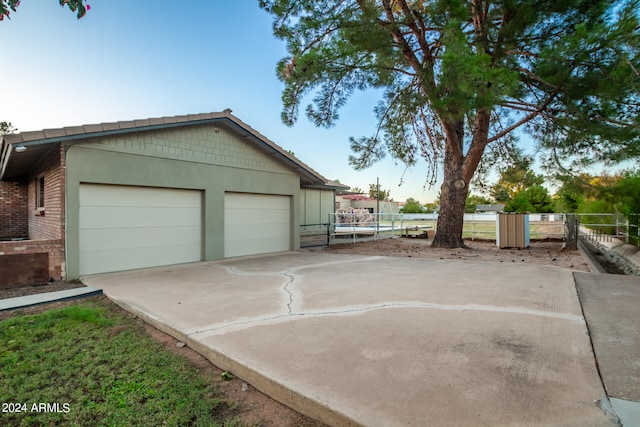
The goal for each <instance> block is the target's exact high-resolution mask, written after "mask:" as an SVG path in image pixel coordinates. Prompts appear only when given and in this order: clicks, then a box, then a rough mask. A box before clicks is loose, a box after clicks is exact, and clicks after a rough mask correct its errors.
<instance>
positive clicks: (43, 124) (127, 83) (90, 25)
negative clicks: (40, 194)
mask: <svg viewBox="0 0 640 427" xmlns="http://www.w3.org/2000/svg"><path fill="white" fill-rule="evenodd" d="M89 4H90V6H91V10H90V11H89V12H88V14H87V16H85V17H84V18H82V19H81V20H77V19H76V17H75V15H74V14H73V13H72V12H71V11H69V10H68V9H66V8H61V7H60V6H59V4H58V1H57V0H23V1H22V3H21V4H20V6H19V8H18V11H17V12H16V13H12V14H11V20H6V19H5V20H4V21H2V22H1V23H0V37H1V39H2V41H3V48H2V59H1V62H2V64H3V67H2V75H3V76H4V78H3V82H2V92H0V121H9V122H12V123H13V125H14V126H15V127H17V128H18V130H19V131H21V132H22V131H28V130H39V129H45V128H57V127H63V126H71V125H80V124H89V123H100V122H109V121H118V120H130V119H143V118H148V117H159V116H173V115H181V114H195V113H204V112H211V111H222V110H224V109H225V108H231V109H232V110H233V114H234V115H236V116H237V117H239V118H240V119H241V120H243V121H245V122H246V123H248V124H249V125H250V126H252V127H253V128H255V129H257V130H258V131H259V132H261V133H262V134H264V135H266V136H267V137H269V138H270V139H272V140H273V141H274V142H276V143H277V144H279V145H280V146H282V147H283V148H285V149H288V150H292V151H293V152H294V153H295V154H296V156H297V157H299V158H300V159H301V160H302V161H303V162H305V163H307V164H309V165H310V166H311V167H313V168H314V169H316V170H317V171H318V172H320V173H321V174H322V175H324V176H325V177H327V178H329V179H339V180H340V182H342V183H344V184H346V185H349V186H352V187H360V188H363V189H365V190H368V188H369V184H371V183H375V182H376V178H377V177H379V178H380V183H381V185H382V187H383V188H385V189H389V190H391V197H393V198H394V199H395V200H399V201H404V200H405V199H407V198H408V197H413V198H415V199H417V200H420V201H421V202H423V203H426V202H430V201H433V200H434V199H435V197H436V194H437V191H438V188H437V187H438V186H439V184H438V186H436V187H435V188H432V189H431V190H428V189H426V190H425V189H423V188H424V184H425V178H426V165H425V164H424V163H419V164H418V165H417V166H416V167H413V168H412V169H410V170H409V171H407V173H406V174H405V176H404V178H403V181H404V183H403V184H402V185H401V186H399V184H400V181H401V178H402V174H403V172H404V170H405V168H404V166H403V165H402V164H397V165H396V164H395V163H394V161H393V160H391V159H389V158H387V159H385V160H383V161H382V162H379V163H377V164H376V165H374V166H373V167H371V168H369V169H367V170H365V171H354V170H353V169H352V168H351V167H350V166H349V164H348V160H347V159H348V156H349V154H350V148H349V143H348V139H349V137H350V136H356V137H358V136H363V135H370V134H371V133H372V132H373V130H374V127H375V118H374V115H373V107H374V105H375V103H376V101H377V99H378V94H377V93H376V92H374V91H370V92H360V93H356V94H355V95H354V96H353V97H352V98H351V99H350V100H349V102H348V103H347V105H346V106H345V107H344V108H343V109H342V110H341V119H340V120H339V122H338V123H337V125H336V126H335V127H333V128H331V129H321V128H316V127H314V126H313V125H312V124H311V123H310V122H309V121H308V120H307V118H306V116H304V114H301V116H300V117H299V120H298V123H297V124H296V125H295V126H294V127H292V128H290V127H287V126H285V125H284V124H282V122H281V120H280V111H281V101H280V95H281V91H282V88H283V86H282V83H281V82H280V81H278V79H277V78H276V74H275V67H276V63H277V62H278V60H279V59H281V58H282V57H283V56H285V54H286V50H285V45H284V42H282V41H279V40H277V39H276V38H275V37H274V36H273V34H272V31H271V22H272V21H271V16H270V15H268V14H267V13H266V12H264V11H263V10H262V9H260V8H259V7H258V2H257V0H235V1H224V0H196V1H191V2H184V3H182V4H184V5H185V6H179V5H180V4H181V3H179V2H164V1H157V0H156V1H153V0H135V1H131V0H90V1H89ZM302 107H304V105H303V106H302ZM302 109H303V108H302Z"/></svg>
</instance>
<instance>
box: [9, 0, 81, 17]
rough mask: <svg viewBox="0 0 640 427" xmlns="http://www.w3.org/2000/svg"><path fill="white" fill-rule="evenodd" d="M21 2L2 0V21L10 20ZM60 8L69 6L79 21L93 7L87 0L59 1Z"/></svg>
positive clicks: (18, 0)
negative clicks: (11, 14) (10, 16)
mask: <svg viewBox="0 0 640 427" xmlns="http://www.w3.org/2000/svg"><path fill="white" fill-rule="evenodd" d="M20 1H21V0H0V21H2V20H3V19H4V17H5V16H6V17H7V18H9V15H10V13H11V12H10V11H13V12H16V11H17V8H18V6H19V5H20ZM58 1H59V2H60V6H63V7H64V6H67V7H68V8H69V9H70V10H71V11H72V12H75V13H76V16H77V17H78V19H80V18H82V17H83V16H84V15H86V14H87V11H88V10H89V9H91V6H89V5H88V4H86V0H58Z"/></svg>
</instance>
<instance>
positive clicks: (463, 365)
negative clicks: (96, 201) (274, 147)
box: [83, 252, 617, 426]
mask: <svg viewBox="0 0 640 427" xmlns="http://www.w3.org/2000/svg"><path fill="white" fill-rule="evenodd" d="M83 280H84V282H85V283H86V284H88V285H91V286H94V287H96V288H99V289H102V290H103V291H104V293H105V294H106V295H107V296H109V298H111V299H112V300H113V301H115V302H116V303H118V304H119V305H121V306H122V307H124V308H126V309H127V310H129V311H132V312H134V313H135V314H137V315H139V316H140V317H142V318H144V319H146V320H147V321H149V322H150V323H152V324H154V325H155V326H156V327H158V328H160V329H162V330H164V331H166V332H169V333H171V334H172V335H174V336H175V337H176V338H178V339H180V340H183V341H185V342H186V343H187V344H188V345H189V346H190V347H192V348H194V349H196V350H197V351H199V352H200V353H202V354H203V355H205V356H206V357H208V358H209V359H210V360H211V361H212V362H213V363H215V364H216V365H218V366H220V367H221V368H223V369H227V370H229V371H231V372H233V373H234V374H236V375H237V376H239V377H241V378H243V379H244V380H245V381H247V382H249V383H250V384H252V385H254V386H255V387H256V388H258V389H261V390H262V391H264V392H265V393H267V394H269V395H270V396H272V397H274V398H276V399H277V400H280V401H282V402H283V403H285V404H287V405H288V406H291V407H293V408H294V409H297V410H299V411H300V412H303V413H305V414H307V415H310V416H312V417H314V418H317V419H319V420H321V421H324V422H325V423H327V424H331V425H365V426H405V425H412V426H424V425H432V426H448V425H451V426H512V425H518V426H520V425H527V426H555V425H562V426H608V425H617V421H616V420H615V417H613V416H611V415H610V414H609V413H607V412H605V411H604V410H603V409H601V408H600V406H599V401H600V400H601V399H605V401H606V396H605V393H604V390H603V387H602V383H601V381H600V378H599V376H598V372H597V370H596V366H595V361H594V355H593V351H592V348H591V344H590V340H589V336H588V333H587V328H586V325H585V321H584V318H583V316H582V311H581V308H580V304H579V302H578V297H577V294H576V288H575V285H574V281H573V278H572V272H571V271H569V270H564V269H559V268H554V267H545V266H538V265H532V264H526V265H520V264H517V265H506V264H500V263H488V262H469V261H446V260H442V261H441V260H429V259H412V258H394V257H365V256H357V255H335V254H318V253H305V252H301V253H286V254H278V255H273V256H264V257H253V258H244V259H234V260H226V261H221V262H210V263H198V264H189V265H181V266H172V267H163V268H156V269H149V270H139V271H133V272H125V273H115V274H108V275H98V276H91V277H86V278H84V279H83Z"/></svg>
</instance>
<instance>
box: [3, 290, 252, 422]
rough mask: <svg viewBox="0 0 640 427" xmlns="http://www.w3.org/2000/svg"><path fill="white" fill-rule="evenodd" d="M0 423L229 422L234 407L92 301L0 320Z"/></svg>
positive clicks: (125, 319)
mask: <svg viewBox="0 0 640 427" xmlns="http://www.w3.org/2000/svg"><path fill="white" fill-rule="evenodd" d="M0 396H2V398H1V399H0V400H1V401H0V404H2V413H1V414H0V425H3V426H4V425H10V426H53V425H56V426H58V425H65V426H161V425H162V426H217V425H219V426H235V425H240V423H239V422H238V421H237V420H236V419H235V416H234V404H232V403H228V402H226V401H225V400H224V398H223V397H221V395H220V394H219V393H218V391H217V390H216V388H215V386H214V385H213V384H212V382H211V380H210V379H207V378H205V377H203V376H200V375H199V374H198V373H197V372H196V370H195V368H194V367H193V366H192V365H191V364H190V363H189V362H188V361H187V360H186V359H184V358H182V357H180V356H178V355H175V354H173V353H171V352H169V351H168V350H166V349H164V348H163V347H162V345H161V344H159V343H157V342H156V341H154V340H153V339H152V338H151V337H149V336H148V335H147V334H146V333H145V332H144V330H143V329H142V327H141V326H140V324H139V323H137V322H136V321H135V319H134V318H133V316H130V315H127V314H124V313H122V312H121V311H120V310H118V309H117V308H116V307H115V306H114V305H112V304H110V303H109V302H108V301H106V300H103V299H94V300H88V301H84V302H82V303H79V304H76V305H71V306H67V307H64V308H60V309H54V310H49V311H45V312H42V313H39V314H35V315H24V316H19V317H14V318H9V319H6V320H3V321H0Z"/></svg>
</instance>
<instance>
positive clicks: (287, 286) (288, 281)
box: [282, 271, 296, 315]
mask: <svg viewBox="0 0 640 427" xmlns="http://www.w3.org/2000/svg"><path fill="white" fill-rule="evenodd" d="M282 274H283V275H284V276H285V277H287V278H288V279H289V280H287V282H286V283H285V284H284V287H283V289H284V291H285V292H286V293H287V295H288V296H289V302H287V315H291V305H292V304H293V292H291V290H289V286H290V285H292V284H293V282H294V280H296V277H295V276H294V275H293V274H291V273H289V272H288V271H285V272H284V273H282Z"/></svg>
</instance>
